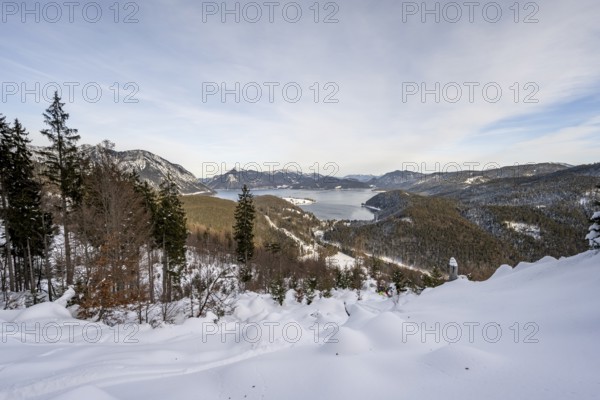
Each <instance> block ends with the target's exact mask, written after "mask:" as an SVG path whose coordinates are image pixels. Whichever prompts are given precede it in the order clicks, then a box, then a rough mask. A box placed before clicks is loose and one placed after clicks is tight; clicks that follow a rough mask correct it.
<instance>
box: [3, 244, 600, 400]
mask: <svg viewBox="0 0 600 400" xmlns="http://www.w3.org/2000/svg"><path fill="white" fill-rule="evenodd" d="M599 289H600V253H598V252H591V251H590V252H586V253H583V254H580V255H577V256H574V257H570V258H564V259H560V260H556V259H553V258H549V257H548V258H544V259H542V260H540V261H539V262H536V263H533V264H528V263H522V264H519V265H518V266H517V267H515V268H514V269H513V268H511V267H509V266H502V267H500V268H499V269H498V270H497V272H496V274H495V275H494V276H493V277H492V278H490V279H489V280H488V281H485V282H469V281H467V280H465V279H458V280H456V281H453V282H450V283H446V284H444V285H442V286H440V287H438V288H435V289H429V290H427V291H425V292H424V293H423V294H421V295H420V296H414V295H405V296H402V297H400V299H398V300H397V301H393V300H391V299H385V298H382V297H380V296H379V295H377V294H375V293H374V292H371V291H368V290H367V291H363V300H361V301H357V299H356V295H355V294H354V293H351V292H336V293H334V297H333V298H330V299H325V298H323V299H318V300H316V301H315V302H314V303H313V304H311V305H309V306H307V305H300V304H298V303H296V302H295V301H294V300H293V296H292V294H291V293H288V299H287V300H286V303H285V304H284V306H283V307H280V306H278V305H276V304H275V303H274V302H273V301H272V300H271V299H270V298H269V296H266V295H256V294H245V295H243V296H241V297H240V298H239V299H238V301H237V308H236V309H235V312H234V314H233V315H231V316H229V317H226V318H225V319H224V320H222V322H221V323H219V324H214V323H213V322H212V321H211V319H209V318H207V319H193V320H188V321H187V322H186V323H185V324H183V325H180V326H167V327H165V328H161V329H156V330H152V329H150V328H148V327H142V328H141V329H140V330H139V331H136V329H135V328H134V327H133V326H119V327H113V328H109V327H106V326H101V325H93V324H90V325H85V323H84V322H82V321H75V320H69V319H68V318H67V317H66V316H65V313H64V308H62V309H61V306H60V305H58V304H45V305H39V306H35V307H34V308H30V309H28V310H25V311H21V312H19V311H0V323H1V324H2V327H3V333H2V335H3V336H2V340H1V343H0V347H1V352H0V354H1V357H0V399H11V400H12V399H30V398H31V399H57V400H58V399H61V400H66V399H83V398H85V399H127V400H130V399H166V398H174V399H181V398H199V399H278V400H279V399H302V400H305V399H365V398H393V399H396V398H401V399H438V398H451V399H502V400H504V399H528V400H535V399H540V400H541V399H543V400H547V399H561V400H562V399H597V398H600V374H598V371H600V343H599V337H600V336H599V334H600V308H599V307H598V304H599V302H598V300H599V299H598V297H599V293H600V290H599ZM348 314H349V316H348ZM68 322H70V323H71V325H72V326H73V328H72V333H69V331H68V330H66V329H64V328H63V329H62V331H61V332H62V333H63V334H62V337H61V338H60V339H59V340H57V343H54V344H52V343H49V341H50V339H52V340H54V338H55V337H56V334H55V332H56V329H57V328H56V326H64V325H65V324H66V323H68ZM36 323H38V324H39V328H37V329H38V331H39V333H36ZM51 327H54V328H51ZM24 328H26V329H27V330H28V331H29V333H28V334H27V333H22V332H23V329H24ZM59 331H60V330H59ZM7 332H8V333H7ZM44 332H45V333H44ZM36 337H37V338H40V339H42V340H40V343H35V341H34V339H35V338H36ZM70 340H71V341H72V342H73V343H69V341H70ZM92 342H97V343H92ZM128 342H132V343H128Z"/></svg>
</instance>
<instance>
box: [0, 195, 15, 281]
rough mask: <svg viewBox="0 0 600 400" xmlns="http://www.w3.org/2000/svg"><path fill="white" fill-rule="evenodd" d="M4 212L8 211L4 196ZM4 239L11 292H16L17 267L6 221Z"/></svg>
mask: <svg viewBox="0 0 600 400" xmlns="http://www.w3.org/2000/svg"><path fill="white" fill-rule="evenodd" d="M2 210H4V211H6V210H7V206H6V197H4V196H2ZM4 238H5V240H6V244H5V248H6V264H7V265H8V280H9V287H10V291H11V292H14V291H15V289H16V286H15V267H14V264H13V259H12V246H11V241H10V232H9V226H8V222H7V221H6V219H5V220H4Z"/></svg>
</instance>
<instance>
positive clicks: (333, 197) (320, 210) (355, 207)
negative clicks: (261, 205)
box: [216, 189, 377, 221]
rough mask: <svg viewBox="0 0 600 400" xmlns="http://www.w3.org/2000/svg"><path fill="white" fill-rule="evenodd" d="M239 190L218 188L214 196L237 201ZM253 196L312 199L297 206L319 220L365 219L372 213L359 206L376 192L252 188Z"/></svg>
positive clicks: (370, 218)
mask: <svg viewBox="0 0 600 400" xmlns="http://www.w3.org/2000/svg"><path fill="white" fill-rule="evenodd" d="M239 193H240V191H239V190H220V191H219V192H218V193H217V194H216V197H219V198H222V199H227V200H234V201H237V199H238V194H239ZM252 194H254V196H263V195H273V196H277V197H294V198H299V199H313V200H316V203H314V204H309V205H301V206H299V207H300V208H302V209H303V210H305V211H308V212H311V213H313V214H314V215H315V216H316V217H317V218H319V219H321V220H326V219H337V220H342V219H348V220H367V221H370V220H372V219H373V217H374V214H373V213H372V212H371V211H369V210H368V209H366V208H364V207H361V204H362V203H365V202H366V201H367V200H369V199H370V198H371V197H373V196H375V195H376V194H377V193H375V192H373V191H371V190H369V189H354V190H292V189H272V190H253V191H252Z"/></svg>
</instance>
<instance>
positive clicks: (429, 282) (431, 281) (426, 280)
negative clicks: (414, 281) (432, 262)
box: [421, 267, 444, 288]
mask: <svg viewBox="0 0 600 400" xmlns="http://www.w3.org/2000/svg"><path fill="white" fill-rule="evenodd" d="M421 280H422V281H423V285H424V286H425V287H432V288H433V287H436V286H440V285H441V284H442V283H444V277H443V276H442V272H441V271H440V269H439V268H438V267H433V270H432V271H431V274H430V275H427V274H423V275H422V276H421Z"/></svg>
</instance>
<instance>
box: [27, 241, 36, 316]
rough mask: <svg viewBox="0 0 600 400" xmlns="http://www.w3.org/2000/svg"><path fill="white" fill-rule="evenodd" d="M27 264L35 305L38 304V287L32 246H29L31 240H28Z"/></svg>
mask: <svg viewBox="0 0 600 400" xmlns="http://www.w3.org/2000/svg"><path fill="white" fill-rule="evenodd" d="M27 264H28V266H29V279H30V282H31V283H30V287H31V294H32V295H33V304H37V296H36V287H35V275H34V273H33V260H32V259H31V246H30V245H29V239H27Z"/></svg>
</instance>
